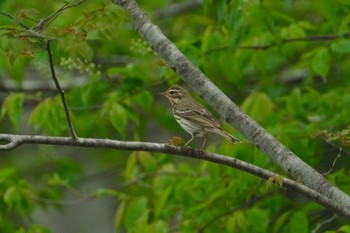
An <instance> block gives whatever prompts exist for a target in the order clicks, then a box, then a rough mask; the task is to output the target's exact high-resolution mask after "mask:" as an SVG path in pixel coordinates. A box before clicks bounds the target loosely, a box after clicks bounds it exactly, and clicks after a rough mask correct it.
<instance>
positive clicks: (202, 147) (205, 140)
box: [201, 137, 207, 150]
mask: <svg viewBox="0 0 350 233" xmlns="http://www.w3.org/2000/svg"><path fill="white" fill-rule="evenodd" d="M206 142H207V137H204V140H203V143H202V146H201V149H202V150H203V149H204V146H205V143H206Z"/></svg>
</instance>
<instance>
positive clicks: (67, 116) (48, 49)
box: [46, 41, 78, 140]
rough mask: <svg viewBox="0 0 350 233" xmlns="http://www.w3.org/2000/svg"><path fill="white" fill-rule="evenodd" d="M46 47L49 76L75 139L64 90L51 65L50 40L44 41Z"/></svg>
mask: <svg viewBox="0 0 350 233" xmlns="http://www.w3.org/2000/svg"><path fill="white" fill-rule="evenodd" d="M46 49H47V54H48V56H49V63H50V71H51V76H52V79H53V81H54V83H55V86H56V88H57V90H58V92H59V93H60V96H61V100H62V104H63V108H64V112H65V114H66V119H67V123H68V127H69V131H70V135H71V137H72V138H73V139H74V140H77V138H78V137H77V135H76V134H75V131H74V128H73V124H72V121H71V118H70V115H69V109H68V105H67V102H66V98H65V96H64V91H63V90H62V88H61V86H60V83H59V82H58V80H57V77H56V73H55V67H54V65H53V59H52V52H51V46H50V41H48V42H47V43H46Z"/></svg>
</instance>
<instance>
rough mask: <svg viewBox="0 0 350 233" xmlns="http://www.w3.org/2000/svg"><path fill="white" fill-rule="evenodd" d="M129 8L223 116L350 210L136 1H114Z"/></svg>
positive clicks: (144, 32) (147, 36) (138, 25)
mask: <svg viewBox="0 0 350 233" xmlns="http://www.w3.org/2000/svg"><path fill="white" fill-rule="evenodd" d="M112 1H113V2H114V3H115V4H119V5H120V6H122V7H123V8H124V9H126V10H127V11H128V12H129V14H130V15H131V18H132V20H133V25H134V28H135V30H136V31H137V32H138V33H139V34H140V36H142V37H143V38H144V40H145V41H147V43H148V44H149V45H150V46H151V48H152V49H153V50H154V51H156V52H157V53H158V54H159V55H160V56H161V57H162V58H163V59H164V60H165V61H166V62H167V64H169V65H170V67H172V68H173V70H174V71H175V72H176V73H177V74H178V75H179V76H180V77H181V78H182V79H183V80H184V81H185V82H186V83H187V84H188V85H189V86H190V87H191V88H192V89H193V90H194V91H196V92H197V93H198V94H199V95H200V96H201V97H202V98H203V99H204V100H206V101H207V102H208V103H209V104H210V105H211V106H212V107H213V108H214V109H215V110H216V111H217V112H218V113H219V114H220V115H221V116H223V117H224V119H225V120H226V121H227V122H228V123H230V124H231V125H232V126H234V127H235V128H237V129H238V130H239V131H240V132H241V133H242V134H243V135H244V136H245V137H246V138H248V139H249V140H250V141H251V142H252V143H254V144H255V145H256V146H257V147H258V148H259V149H260V150H261V151H262V152H263V153H265V154H266V155H267V156H268V157H270V158H271V159H272V160H273V161H274V162H275V163H277V164H278V165H279V166H280V167H281V168H282V169H283V170H284V171H286V172H287V173H288V174H289V175H290V176H291V177H293V178H294V179H295V180H301V181H302V182H303V183H304V184H305V185H306V186H308V187H310V188H312V189H314V190H316V191H317V192H320V193H322V194H323V195H325V196H327V197H328V198H330V199H331V200H333V201H334V202H337V203H338V204H339V205H341V206H343V208H347V209H348V211H349V210H350V197H349V196H348V195H347V194H345V193H344V192H342V191H341V190H339V189H338V188H337V187H334V186H333V185H332V184H330V183H329V182H328V181H327V180H326V179H325V178H324V177H323V176H322V175H321V174H320V173H318V172H317V171H316V170H315V169H313V168H312V167H310V166H309V165H308V164H306V163H305V162H304V161H302V160H301V159H300V158H299V157H297V156H296V155H295V154H294V153H293V152H292V151H290V150H289V149H288V148H286V147H285V146H284V145H283V144H282V143H280V142H279V141H278V140H276V138H274V137H273V136H272V135H271V134H270V133H268V132H267V131H266V130H265V129H264V128H263V127H261V126H260V125H259V124H258V123H257V122H255V121H254V120H253V119H252V118H250V117H249V116H248V115H247V114H246V113H244V112H242V111H241V110H240V109H239V107H238V106H237V105H236V104H235V103H233V102H232V101H231V100H230V99H229V98H228V97H227V96H226V95H225V94H224V93H222V92H221V91H220V90H219V89H218V88H217V87H216V86H215V85H214V84H213V83H212V82H211V81H210V80H209V79H208V78H207V77H206V76H205V75H204V74H203V73H202V72H201V71H200V70H199V69H198V68H197V67H195V66H194V65H193V64H192V63H191V62H190V61H189V60H188V59H187V58H186V57H185V56H184V55H183V54H182V53H181V52H180V51H179V49H178V48H177V47H176V46H175V45H174V44H173V43H172V42H171V41H170V40H169V39H168V38H167V37H166V36H165V35H164V34H163V33H162V32H161V31H160V29H159V27H157V26H156V25H153V24H152V23H151V21H150V20H149V19H148V17H147V16H146V14H145V12H144V11H143V10H141V9H140V7H139V6H138V5H137V3H136V2H135V0H112Z"/></svg>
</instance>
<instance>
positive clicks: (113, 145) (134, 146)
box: [0, 134, 350, 222]
mask: <svg viewBox="0 0 350 233" xmlns="http://www.w3.org/2000/svg"><path fill="white" fill-rule="evenodd" d="M0 141H3V142H8V144H5V145H0V151H1V150H11V149H14V148H16V147H18V146H20V145H22V144H45V145H61V146H74V147H90V148H106V149H115V150H138V151H149V152H160V153H167V154H173V155H181V156H184V157H191V158H196V159H201V160H206V161H210V162H213V163H217V164H221V165H224V166H228V167H233V168H237V169H240V170H242V171H245V172H247V173H250V174H252V175H255V176H258V177H261V178H263V179H265V180H267V179H269V178H270V177H275V176H279V175H278V174H276V173H273V172H271V171H269V170H266V169H263V168H260V167H258V166H255V165H252V164H249V163H247V162H244V161H241V160H238V159H235V158H232V157H228V156H224V155H220V154H216V153H211V152H206V151H203V150H198V149H193V148H190V147H175V146H169V145H166V144H159V143H151V142H135V141H117V140H110V139H97V138H77V139H76V140H74V139H72V138H70V137H49V136H36V135H13V134H0ZM282 179H283V184H282V185H283V188H288V189H291V190H293V191H295V192H298V193H300V194H302V195H304V196H305V197H307V198H309V199H311V200H313V201H315V202H317V203H318V204H320V205H322V206H324V207H326V208H328V209H330V210H331V211H333V212H334V213H336V214H338V215H339V216H342V217H343V218H345V219H346V220H347V221H349V222H350V211H349V210H348V209H347V208H344V206H342V205H339V204H338V203H337V202H334V201H332V200H330V199H329V198H327V197H326V196H324V195H322V194H320V193H318V192H316V191H315V190H313V189H310V188H308V187H306V186H304V185H302V184H300V183H298V182H295V181H293V180H291V179H288V178H282Z"/></svg>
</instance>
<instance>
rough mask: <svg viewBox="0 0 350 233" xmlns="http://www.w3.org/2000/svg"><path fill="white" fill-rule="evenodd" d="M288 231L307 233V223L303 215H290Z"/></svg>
mask: <svg viewBox="0 0 350 233" xmlns="http://www.w3.org/2000/svg"><path fill="white" fill-rule="evenodd" d="M288 230H289V232H290V233H295V232H298V233H307V232H309V229H308V221H307V217H306V215H305V213H302V212H296V213H295V214H293V215H292V217H291V218H290V221H289V224H288Z"/></svg>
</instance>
